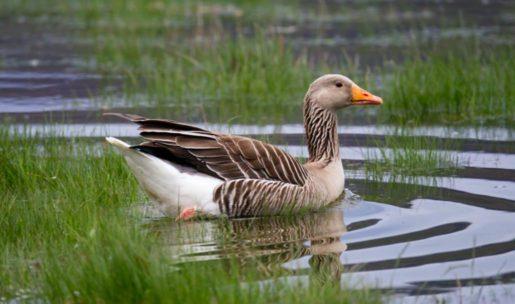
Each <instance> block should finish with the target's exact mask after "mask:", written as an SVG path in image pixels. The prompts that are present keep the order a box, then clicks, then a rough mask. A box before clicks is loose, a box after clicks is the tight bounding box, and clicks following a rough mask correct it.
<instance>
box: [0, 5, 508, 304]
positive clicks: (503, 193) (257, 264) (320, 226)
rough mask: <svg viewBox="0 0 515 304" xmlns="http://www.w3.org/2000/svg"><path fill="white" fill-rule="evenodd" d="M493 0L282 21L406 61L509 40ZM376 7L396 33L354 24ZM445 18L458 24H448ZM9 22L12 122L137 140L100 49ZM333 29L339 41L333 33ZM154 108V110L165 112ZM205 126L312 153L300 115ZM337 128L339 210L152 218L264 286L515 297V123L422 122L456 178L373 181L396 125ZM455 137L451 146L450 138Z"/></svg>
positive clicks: (416, 132) (294, 31)
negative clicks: (88, 53)
mask: <svg viewBox="0 0 515 304" xmlns="http://www.w3.org/2000/svg"><path fill="white" fill-rule="evenodd" d="M489 2H490V1H477V3H476V2H474V4H470V3H469V1H465V2H464V1H453V2H440V1H438V4H437V5H428V4H421V3H418V4H412V3H411V2H406V3H404V2H403V3H404V4H403V7H404V8H403V10H402V12H397V11H395V10H391V9H390V8H391V5H390V4H389V2H388V1H386V2H381V3H380V4H377V5H376V6H375V7H371V8H370V9H369V10H368V11H367V10H364V11H363V10H361V11H360V12H361V13H366V14H365V15H363V14H343V15H342V16H343V17H341V18H340V19H338V18H335V17H334V16H333V17H331V16H329V15H328V16H327V19H324V18H321V17H320V16H317V18H315V19H313V18H311V17H310V16H304V19H303V21H302V22H297V21H295V20H297V19H296V18H297V16H296V17H294V18H290V17H288V16H285V20H284V22H283V23H284V24H281V25H277V26H275V27H273V29H272V30H274V31H282V32H283V33H284V34H285V35H286V36H287V37H288V38H291V39H290V41H292V42H293V44H294V45H297V46H299V47H301V48H304V47H307V48H308V51H310V52H313V53H314V54H317V53H319V52H320V49H321V48H324V49H327V50H329V51H330V52H332V54H334V53H339V52H340V51H341V49H342V46H345V47H346V48H345V51H346V52H348V53H349V56H350V57H353V58H356V57H355V55H359V56H360V57H359V58H358V59H359V60H358V61H359V62H361V63H362V64H364V65H367V66H368V65H372V66H373V65H374V64H377V60H383V57H384V56H387V57H389V58H394V59H399V58H397V57H402V52H403V49H404V48H406V47H408V46H410V45H411V43H412V42H413V40H414V37H415V38H416V39H418V41H419V43H420V44H421V45H427V44H432V43H435V42H436V41H441V42H442V41H443V42H449V41H450V40H453V39H457V38H462V37H470V36H473V37H477V38H479V39H480V40H481V41H482V42H487V43H493V44H504V43H511V40H510V39H507V37H508V38H509V34H510V33H511V32H513V20H515V19H514V18H513V13H512V12H511V11H510V10H509V8H510V7H512V6H510V4H509V3H507V2H506V3H505V2H502V3H501V2H497V1H492V2H493V4H489ZM332 4H333V2H331V1H329V2H328V5H332ZM464 4H466V5H464ZM349 5H351V8H354V6H353V5H352V4H349ZM457 9H459V10H461V13H462V14H463V15H464V16H465V19H466V20H465V21H466V22H468V24H472V25H474V26H468V25H467V24H465V25H464V24H463V23H461V24H460V22H459V20H457V19H458V18H455V16H456V10H457ZM383 13H384V14H383ZM371 16H382V17H381V18H383V21H384V20H387V21H388V20H390V21H389V22H390V23H389V24H388V26H385V29H383V28H382V26H381V22H378V23H377V24H375V25H374V26H371V27H370V28H369V31H370V32H372V33H373V35H371V34H370V33H368V34H364V33H359V32H357V31H356V30H355V29H356V28H360V27H363V23H367V22H369V21H370V20H371ZM437 16H439V18H440V19H439V18H436V17H437ZM365 17H366V18H365ZM494 17H495V18H494ZM446 18H447V19H446ZM442 20H443V21H445V20H447V21H448V22H450V25H449V26H447V27H442ZM492 20H494V21H492ZM0 24H2V26H1V27H0V34H1V35H0V42H1V43H0V57H1V58H2V70H1V71H0V118H1V119H2V120H6V121H7V122H10V123H11V124H10V125H9V128H10V129H11V131H15V130H23V129H26V127H27V125H28V126H29V129H28V132H33V133H36V132H37V133H38V134H43V135H45V134H47V135H48V134H53V135H55V134H57V135H59V136H63V137H88V138H90V139H91V141H92V142H94V143H97V144H98V143H100V142H102V138H101V137H103V136H106V135H110V136H121V137H128V138H129V140H131V141H134V142H137V141H138V139H136V138H135V137H136V136H137V131H136V129H135V127H134V126H133V125H130V124H126V123H117V122H115V121H113V120H106V119H104V118H101V117H100V116H99V113H101V112H103V108H102V107H103V106H105V105H103V104H102V103H99V102H97V101H96V97H98V96H99V95H101V94H103V93H104V92H110V93H112V94H113V96H115V97H114V99H115V100H116V101H117V102H118V104H115V106H119V107H120V106H125V108H123V109H120V108H119V109H117V110H120V111H130V112H139V109H138V110H136V109H133V108H130V107H128V106H127V105H126V104H125V103H124V102H123V100H121V99H120V98H117V97H116V96H117V94H118V93H120V91H119V90H120V88H118V87H116V85H114V86H113V82H112V81H111V82H109V86H105V84H104V83H103V78H102V77H100V76H99V75H97V74H96V73H95V72H94V71H91V70H90V69H88V67H89V63H88V62H87V61H86V60H85V59H84V57H83V56H82V55H83V54H82V53H83V52H84V50H83V49H86V50H87V49H88V47H91V46H90V45H87V44H86V45H84V43H83V42H81V41H73V43H70V41H69V40H66V39H63V38H62V37H63V33H62V32H61V31H59V30H58V31H56V30H55V28H52V30H49V29H48V28H46V27H45V26H44V22H43V26H41V24H38V25H37V26H35V25H33V24H30V23H27V21H26V20H25V19H23V18H17V19H16V18H14V19H10V20H2V21H1V23H0ZM413 25H415V26H414V27H413ZM392 28H393V29H394V30H393V31H392ZM392 32H395V34H392ZM20 33H22V34H20ZM328 36H330V37H331V39H325V38H324V37H328ZM84 46H85V48H83V47H84ZM392 54H393V55H392ZM396 54H401V55H400V56H399V55H396ZM390 55H391V56H390ZM400 59H402V58H400ZM328 60H331V58H329V59H328ZM85 67H86V69H85ZM110 106H112V105H110ZM143 110H144V111H147V112H148V111H150V112H152V111H153V109H148V108H145V109H143ZM155 112H156V111H154V112H153V114H152V115H151V116H155V115H157V114H156V113H155ZM55 117H58V118H63V119H57V121H58V122H59V123H57V124H54V123H52V124H50V125H49V124H47V122H49V121H52V122H55V121H56V120H52V119H51V118H55ZM299 117H300V116H299ZM64 118H65V119H64ZM175 118H177V117H175ZM197 125H199V126H201V127H204V128H207V129H210V130H217V131H221V132H230V133H233V134H244V135H249V136H253V137H258V138H263V137H265V138H268V139H269V140H270V141H271V142H272V143H274V144H277V145H281V146H282V147H283V148H284V149H286V150H287V151H288V152H290V153H292V154H293V155H295V156H297V157H306V156H307V149H306V147H305V145H304V139H303V129H302V125H301V124H300V123H299V121H296V122H292V123H288V124H283V125H274V124H269V125H245V124H235V125H228V124H224V123H212V124H207V123H197ZM338 131H339V133H340V137H341V143H342V148H341V154H342V156H343V159H342V161H343V163H344V167H345V168H346V176H347V181H346V187H347V194H346V197H345V198H344V199H342V201H341V202H339V203H338V204H336V205H335V206H333V207H331V208H329V209H328V210H324V211H320V212H316V213H310V214H303V215H299V216H295V217H287V218H286V217H269V218H257V219H239V220H231V221H228V222H220V221H202V222H189V223H185V224H183V225H177V224H176V223H175V222H173V221H171V220H169V219H165V218H162V217H161V216H160V215H159V214H156V213H155V212H153V210H152V209H147V212H149V213H148V217H147V222H146V223H145V225H144V227H145V228H146V229H150V230H151V231H154V232H155V233H159V234H160V236H161V237H162V239H163V242H164V244H165V245H166V246H167V247H168V248H169V250H170V254H171V255H172V256H175V257H176V258H178V259H179V260H180V263H181V264H183V265H187V264H188V263H218V262H220V261H222V262H225V261H228V260H229V259H230V258H234V257H237V258H238V259H239V262H240V266H241V267H243V268H245V267H248V269H251V270H253V271H256V270H257V271H259V272H260V274H261V276H260V277H261V281H260V283H264V284H266V282H267V279H268V278H270V277H271V276H272V275H273V274H276V273H280V274H281V275H282V276H284V278H285V279H287V280H290V281H301V282H306V283H308V282H310V281H312V280H319V281H320V280H322V281H328V282H334V283H337V284H342V285H345V286H350V287H351V288H362V287H363V286H369V287H372V288H376V289H380V290H384V291H387V292H389V293H388V294H389V296H388V299H389V300H390V301H392V302H398V303H413V302H416V303H420V302H431V301H434V300H446V301H449V302H456V303H458V302H481V303H495V302H498V303H506V302H512V301H513V298H514V296H515V295H514V293H515V282H514V281H515V221H514V220H513V218H514V214H513V213H514V212H515V135H514V132H513V130H511V129H504V128H497V127H488V128H485V127H482V128H468V127H446V126H430V127H417V128H411V129H410V130H409V135H410V136H414V137H417V136H418V137H432V138H434V139H435V140H437V141H438V142H439V143H442V144H441V145H438V146H437V147H438V153H448V154H450V155H451V156H452V157H455V158H456V159H457V160H458V163H459V166H460V168H459V169H458V170H457V171H456V172H455V173H453V175H452V176H438V177H431V176H415V177H410V178H405V179H401V180H395V182H392V179H391V177H390V176H388V174H385V175H384V176H383V178H381V179H380V180H373V181H371V180H369V179H367V176H366V174H365V173H364V170H363V166H364V163H365V162H366V161H370V160H371V159H374V158H376V157H378V155H379V153H378V151H379V149H381V148H382V145H383V144H384V142H385V139H386V138H388V137H391V136H396V135H398V134H399V133H398V130H397V128H396V127H395V126H391V125H369V124H350V123H349V124H342V125H340V126H339V129H338ZM447 143H453V144H454V145H451V147H450V148H449V145H447ZM383 151H384V150H383ZM385 155H386V156H387V157H388V156H390V155H391V150H386V153H385ZM354 193H355V194H354ZM178 231H181V232H182V233H184V232H186V233H187V235H188V238H185V239H179V240H178V239H177V237H176V235H177V233H178ZM255 258H257V260H256V259H255ZM249 283H256V282H249Z"/></svg>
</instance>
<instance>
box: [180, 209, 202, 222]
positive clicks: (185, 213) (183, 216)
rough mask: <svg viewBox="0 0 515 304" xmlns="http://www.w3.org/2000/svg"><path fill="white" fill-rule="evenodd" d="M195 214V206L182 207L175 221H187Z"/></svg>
mask: <svg viewBox="0 0 515 304" xmlns="http://www.w3.org/2000/svg"><path fill="white" fill-rule="evenodd" d="M195 215H197V208H195V207H189V208H185V209H182V211H181V213H180V214H179V215H178V216H177V217H176V218H175V220H176V221H187V220H190V219H192V218H194V217H195Z"/></svg>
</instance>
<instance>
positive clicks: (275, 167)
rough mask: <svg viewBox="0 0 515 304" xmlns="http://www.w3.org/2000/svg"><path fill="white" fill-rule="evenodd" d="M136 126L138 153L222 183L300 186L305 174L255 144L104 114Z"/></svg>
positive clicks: (278, 153) (158, 121) (281, 155)
mask: <svg viewBox="0 0 515 304" xmlns="http://www.w3.org/2000/svg"><path fill="white" fill-rule="evenodd" d="M105 115H114V116H118V117H121V118H124V119H127V120H130V121H132V122H134V123H136V124H139V125H140V127H139V130H140V131H141V132H140V135H141V136H142V137H143V138H145V139H146V140H147V141H146V142H144V143H142V144H139V145H136V146H133V147H132V148H133V149H138V150H140V151H142V152H146V153H149V154H152V155H154V156H156V157H159V158H162V159H165V160H168V161H170V162H173V163H177V164H180V165H185V166H188V167H193V168H194V169H196V170H197V171H199V172H202V173H205V174H208V175H211V176H214V177H217V178H220V179H223V180H226V181H228V180H235V179H265V180H275V181H282V182H286V183H290V184H296V185H299V186H303V185H304V183H305V182H306V179H307V176H308V173H307V171H306V169H305V168H304V167H303V166H302V165H301V164H300V163H299V162H298V161H297V160H296V159H295V158H294V157H293V156H291V155H290V154H288V153H286V152H284V151H283V150H281V149H279V148H277V147H274V146H273V145H270V144H267V143H264V142H261V141H259V140H255V139H251V138H247V137H242V136H233V135H226V134H219V133H215V132H210V131H207V130H204V129H201V128H198V127H195V126H192V125H189V124H184V123H179V122H176V121H172V120H164V119H148V118H145V117H142V116H139V115H131V114H119V113H106V114H105Z"/></svg>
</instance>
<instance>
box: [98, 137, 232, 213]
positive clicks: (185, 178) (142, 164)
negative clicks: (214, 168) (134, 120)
mask: <svg viewBox="0 0 515 304" xmlns="http://www.w3.org/2000/svg"><path fill="white" fill-rule="evenodd" d="M106 140H107V141H108V142H109V143H110V144H112V145H114V146H115V147H116V148H117V149H118V150H119V151H120V152H121V153H122V154H123V155H124V156H125V160H126V161H127V164H128V165H129V168H131V170H132V172H133V173H134V176H136V179H137V180H138V182H139V183H140V184H141V186H142V187H143V189H144V190H145V191H146V192H147V193H148V195H149V196H150V197H151V198H152V199H154V200H155V201H156V202H157V203H158V204H159V206H160V207H161V210H162V211H163V212H165V213H166V214H168V215H170V216H175V215H177V214H178V213H179V212H180V211H181V210H183V209H184V208H188V207H196V208H198V209H200V210H201V211H203V212H205V213H208V214H211V215H219V214H220V211H219V208H218V205H217V204H215V203H214V202H213V192H214V190H215V188H216V187H217V186H218V185H220V184H221V183H222V180H220V179H217V178H214V177H211V176H208V175H206V174H203V173H200V172H194V173H192V172H191V169H190V170H188V172H186V171H185V170H181V169H182V167H181V166H180V165H177V164H173V163H170V162H168V161H165V160H162V159H159V158H157V157H155V156H153V155H150V154H146V153H143V152H140V151H138V150H135V149H131V148H130V145H129V144H127V143H125V142H123V141H121V140H119V139H117V138H114V137H106Z"/></svg>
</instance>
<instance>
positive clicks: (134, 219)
mask: <svg viewBox="0 0 515 304" xmlns="http://www.w3.org/2000/svg"><path fill="white" fill-rule="evenodd" d="M0 150H1V153H0V166H1V168H2V174H1V175H0V201H1V202H2V204H0V231H2V242H0V281H1V282H2V284H0V297H2V299H3V300H7V299H17V300H19V301H22V302H25V301H30V300H37V299H41V300H44V301H49V302H82V303H93V302H94V303H98V302H106V303H110V302H125V303H128V302H130V303H141V302H168V303H199V302H215V303H237V302H238V303H251V302H252V303H256V302H257V303H270V302H280V303H285V302H288V303H289V302H291V303H304V302H305V301H306V300H307V301H310V302H314V303H325V302H332V303H336V302H338V303H355V302H374V303H376V302H379V300H380V298H379V295H378V294H377V293H375V292H372V291H370V290H368V289H364V290H362V291H350V290H347V289H345V288H340V286H334V285H327V286H326V285H314V284H312V285H309V286H308V285H302V286H301V285H298V284H296V283H291V284H290V283H287V282H286V281H284V280H280V279H279V278H278V277H275V276H274V275H269V277H268V279H270V280H271V281H269V282H271V284H264V285H260V284H256V283H253V282H255V280H256V279H257V278H258V276H257V272H256V273H252V272H248V271H247V272H245V273H242V271H241V268H240V266H239V265H238V264H237V263H232V262H231V263H229V264H228V265H227V264H226V263H217V262H215V263H211V264H209V265H196V264H188V266H187V267H185V266H181V265H180V264H177V262H178V260H176V258H174V256H176V255H177V254H179V253H180V252H170V250H169V249H168V248H166V246H165V245H166V244H165V242H164V241H163V239H161V237H160V234H159V233H156V232H155V231H152V229H147V228H146V225H145V224H144V223H145V222H146V221H148V220H147V219H144V218H143V215H142V214H141V213H140V212H138V211H137V210H138V206H140V204H141V202H144V201H145V198H144V197H143V196H142V194H141V193H140V192H139V190H138V189H139V187H138V186H137V183H136V182H135V180H134V178H133V177H132V176H131V175H130V174H129V172H128V170H127V169H126V166H125V164H124V161H123V159H122V157H120V156H119V155H117V154H115V153H114V152H112V151H111V149H110V148H103V147H100V148H99V147H98V146H94V145H91V144H90V143H88V142H86V141H85V140H75V139H71V140H69V139H68V140H63V139H58V138H56V137H46V138H42V137H38V136H35V137H28V136H26V135H24V134H14V135H13V134H8V132H7V131H6V129H5V128H3V129H1V131H0ZM170 225H177V224H175V223H170ZM183 228H187V225H185V226H184V227H182V225H177V227H176V228H175V229H174V230H173V231H174V232H173V233H172V235H168V236H169V237H171V238H172V239H174V240H175V241H177V242H180V240H181V238H183V239H182V241H183V242H186V243H187V242H188V239H184V237H187V233H186V234H184V233H185V232H186V231H187V230H188V229H183ZM245 282H247V283H245Z"/></svg>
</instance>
